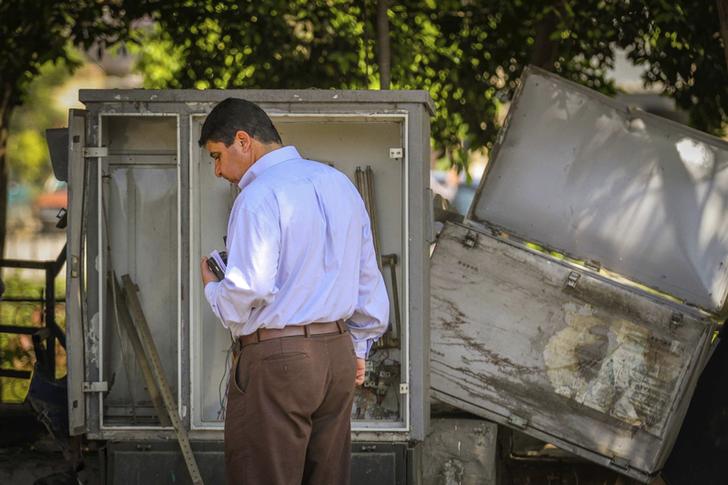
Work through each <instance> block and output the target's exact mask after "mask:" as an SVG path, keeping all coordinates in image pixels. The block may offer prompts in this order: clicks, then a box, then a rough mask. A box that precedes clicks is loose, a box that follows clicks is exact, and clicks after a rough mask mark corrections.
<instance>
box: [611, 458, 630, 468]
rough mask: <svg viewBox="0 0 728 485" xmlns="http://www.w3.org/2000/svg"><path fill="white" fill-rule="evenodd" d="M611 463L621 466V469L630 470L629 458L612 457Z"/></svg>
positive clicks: (617, 466) (614, 465) (616, 466)
mask: <svg viewBox="0 0 728 485" xmlns="http://www.w3.org/2000/svg"><path fill="white" fill-rule="evenodd" d="M609 464H610V465H611V466H613V467H615V468H619V469H620V470H629V460H626V459H624V458H619V457H618V456H614V457H612V459H611V460H610V461H609Z"/></svg>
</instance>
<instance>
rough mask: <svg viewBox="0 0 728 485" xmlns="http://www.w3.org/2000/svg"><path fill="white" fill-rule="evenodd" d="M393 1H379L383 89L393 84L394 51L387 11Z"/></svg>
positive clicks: (380, 70)
mask: <svg viewBox="0 0 728 485" xmlns="http://www.w3.org/2000/svg"><path fill="white" fill-rule="evenodd" d="M390 1H391V0H378V1H377V64H379V84H380V85H381V89H389V84H390V82H391V65H392V49H391V47H390V38H389V18H388V17H387V9H389V4H390Z"/></svg>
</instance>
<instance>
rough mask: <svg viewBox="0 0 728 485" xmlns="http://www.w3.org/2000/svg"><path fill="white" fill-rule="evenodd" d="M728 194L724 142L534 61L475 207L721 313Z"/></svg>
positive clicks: (515, 229) (478, 213) (516, 230)
mask: <svg viewBox="0 0 728 485" xmlns="http://www.w3.org/2000/svg"><path fill="white" fill-rule="evenodd" d="M726 194H728V143H726V141H724V140H721V139H719V138H716V137H712V136H709V135H707V134H705V133H702V132H699V131H696V130H693V129H690V128H688V127H685V126H683V125H680V124H677V123H674V122H672V121H669V120H666V119H664V118H661V117H658V116H655V115H650V114H647V113H644V112H642V111H639V110H634V109H630V108H629V106H627V105H626V104H623V103H621V102H618V101H616V100H614V99H611V98H608V97H606V96H603V95H601V94H599V93H596V92H594V91H591V90H589V89H587V88H585V87H583V86H579V85H576V84H574V83H571V82H568V81H566V80H563V79H561V78H559V77H558V76H555V75H553V74H549V73H546V72H545V71H541V70H537V69H531V70H527V72H526V73H525V74H524V78H523V80H522V86H521V88H520V91H519V94H518V95H517V97H516V99H515V100H514V102H513V105H512V107H511V109H510V112H509V116H508V120H507V122H506V127H505V128H504V130H502V131H501V135H500V140H499V142H498V144H497V147H496V149H495V150H494V153H493V157H492V158H491V162H490V164H489V166H488V168H487V173H486V175H485V176H484V177H483V179H482V182H481V185H480V187H479V189H478V192H477V193H476V196H475V199H474V202H473V205H472V207H471V209H470V214H469V217H470V218H471V219H472V220H474V221H478V222H480V223H487V224H492V225H496V226H500V227H504V228H505V229H506V230H507V231H508V232H511V233H513V234H517V235H519V236H521V237H523V238H525V239H527V240H530V241H536V242H539V243H541V244H543V245H545V246H548V247H550V248H555V249H557V250H559V251H563V252H566V253H568V254H570V255H572V256H574V257H575V258H577V259H584V260H595V261H598V262H600V263H601V265H602V266H603V267H605V268H607V269H609V270H611V271H614V272H616V273H619V274H621V275H623V276H626V277H628V278H630V279H633V280H635V281H638V282H640V283H643V284H645V285H647V286H649V287H652V288H655V289H658V290H661V291H663V292H666V293H668V294H671V295H674V296H676V297H678V298H679V299H682V300H684V301H686V302H688V303H691V304H694V305H697V306H699V307H702V308H705V309H706V310H708V311H711V312H717V311H719V310H721V309H722V308H723V306H724V304H725V301H726V296H727V295H728V218H726V217H724V212H725V207H726V205H728V195H726Z"/></svg>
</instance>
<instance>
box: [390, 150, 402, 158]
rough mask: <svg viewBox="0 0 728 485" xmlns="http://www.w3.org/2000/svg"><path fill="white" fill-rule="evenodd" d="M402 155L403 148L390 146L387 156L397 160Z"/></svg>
mask: <svg viewBox="0 0 728 485" xmlns="http://www.w3.org/2000/svg"><path fill="white" fill-rule="evenodd" d="M402 157H404V148H390V149H389V158H391V159H394V160H397V159H400V158H402Z"/></svg>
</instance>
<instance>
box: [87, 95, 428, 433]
mask: <svg viewBox="0 0 728 485" xmlns="http://www.w3.org/2000/svg"><path fill="white" fill-rule="evenodd" d="M230 96H237V97H243V98H246V99H249V100H251V101H253V102H256V103H258V104H260V105H261V106H262V107H263V108H264V109H266V110H267V111H268V112H269V114H270V115H271V117H273V118H276V117H285V116H286V115H287V114H288V113H289V112H290V111H295V114H296V115H298V116H303V117H312V116H317V117H318V116H321V117H322V118H326V117H329V118H330V117H332V116H333V115H342V114H346V113H349V114H351V113H354V115H353V116H359V117H363V118H365V117H366V114H367V113H375V114H377V115H383V114H390V115H394V116H399V117H401V116H402V113H406V114H407V125H406V126H405V127H404V132H403V138H404V141H405V143H406V145H405V150H406V152H405V156H406V158H407V163H408V167H407V169H406V172H403V177H405V178H404V179H403V181H402V183H404V185H405V193H404V194H403V195H404V197H405V201H403V204H402V206H403V208H402V210H403V211H404V210H406V211H407V213H406V216H407V217H408V218H409V224H408V227H407V231H408V235H407V240H406V241H405V240H403V242H402V247H403V250H406V251H407V254H408V257H407V258H406V260H407V261H406V264H407V267H406V268H405V264H404V263H403V264H402V267H401V270H402V271H406V272H407V273H408V278H407V282H406V283H405V282H400V284H401V285H403V286H404V287H405V288H406V291H407V297H406V298H407V301H408V304H407V310H406V312H407V319H408V320H409V325H408V330H407V331H408V336H409V338H407V344H406V345H407V346H408V348H407V350H406V352H407V358H406V359H404V360H405V362H401V365H402V366H403V367H402V369H405V366H406V368H407V379H408V381H409V395H408V406H407V408H408V411H407V412H406V413H404V414H409V415H408V416H407V422H406V423H405V424H406V430H405V428H398V431H388V428H383V429H378V428H367V429H366V430H365V431H355V432H354V437H355V439H356V440H358V441H365V440H366V441H378V442H398V441H399V442H401V441H403V440H405V441H421V440H423V439H424V437H425V434H426V430H427V424H428V421H429V370H428V368H429V333H428V330H427V329H428V327H429V296H428V295H429V263H428V261H429V250H428V249H429V244H428V243H429V242H432V239H433V237H432V221H428V220H425V219H426V218H427V217H428V215H429V214H431V210H432V208H431V203H432V202H431V200H432V197H431V192H429V178H428V173H429V162H430V157H429V140H430V131H429V123H428V117H429V116H430V115H432V114H433V113H434V105H433V103H432V100H431V99H430V97H429V95H428V94H427V93H426V92H424V91H335V90H293V91H288V90H284V91H273V90H208V91H198V90H162V91H155V90H81V92H80V95H79V98H80V100H81V101H82V102H84V103H85V104H86V105H87V108H88V110H89V113H90V116H89V117H88V125H87V137H86V138H87V145H88V146H91V147H101V145H102V140H101V133H102V132H101V129H102V126H100V121H101V118H102V117H103V116H124V115H126V116H178V124H177V127H178V139H177V142H178V158H177V163H178V167H179V168H178V190H179V192H178V218H181V217H193V215H192V212H193V210H192V208H191V202H190V196H191V193H192V188H191V186H192V184H191V183H190V180H191V179H190V177H191V174H192V172H191V167H188V168H187V170H185V163H188V164H189V163H191V151H190V150H184V149H183V148H182V147H184V146H185V144H187V145H189V146H192V145H193V144H194V143H195V142H196V140H191V139H190V137H191V117H193V116H198V115H203V116H204V114H205V113H206V112H209V111H210V110H211V109H212V107H213V106H214V104H215V103H216V102H218V101H221V100H223V99H225V98H227V97H230ZM87 157H88V158H89V160H87V162H89V161H91V160H90V159H92V158H94V157H92V154H91V153H89V154H87ZM412 161H414V162H415V163H410V162H412ZM98 168H99V164H98V162H97V163H90V164H89V165H88V171H89V177H90V178H91V180H94V179H95V180H97V181H98V178H99V177H100V173H94V170H97V169H98ZM97 184H98V182H97V183H96V184H93V183H92V184H91V186H90V188H89V192H90V194H89V195H90V197H92V199H96V200H99V199H100V197H101V194H100V193H97V194H93V191H94V190H98V185H97ZM405 204H407V209H404V206H405ZM88 205H89V206H90V207H88V216H89V218H90V220H98V219H99V218H100V214H99V213H98V210H99V209H98V204H93V203H92V204H88ZM94 205H97V207H93V206H94ZM94 211H97V212H96V213H94ZM178 222H179V221H178ZM193 223H194V220H193V221H192V222H191V224H193ZM98 229H99V228H98V224H92V225H91V226H89V227H88V233H87V234H88V240H89V245H88V246H89V247H88V251H87V254H86V262H87V265H88V295H87V296H88V311H87V319H86V321H85V322H84V325H85V326H86V327H87V331H86V333H85V337H86V338H85V340H84V347H85V349H86V352H88V355H87V356H86V357H85V362H86V364H87V365H86V369H85V372H84V381H98V380H100V379H99V378H98V375H99V374H98V372H99V371H100V369H97V368H96V365H97V364H98V363H99V362H98V357H99V355H98V354H97V353H98V350H99V348H98V345H99V344H100V342H101V340H100V339H99V334H98V331H99V329H100V321H99V317H100V311H101V309H102V308H103V307H101V306H100V303H101V302H100V300H101V298H102V297H103V295H101V294H98V295H97V294H95V293H96V292H98V291H102V288H103V285H102V283H103V282H102V281H100V279H101V278H103V268H100V267H99V268H97V267H96V266H97V263H96V262H95V258H96V257H97V256H98V254H100V253H101V252H103V250H104V249H103V248H104V246H103V240H102V238H101V234H95V232H96V231H98ZM179 235H180V241H179V242H178V245H179V246H180V248H181V253H180V261H179V262H180V271H181V274H180V281H179V285H180V287H181V288H180V290H179V293H178V294H179V296H180V298H181V299H183V298H190V296H191V293H192V292H191V290H190V288H191V283H193V282H192V281H189V280H188V279H182V275H192V273H193V270H192V268H193V266H192V264H190V263H194V262H192V261H188V258H187V257H186V255H189V254H191V248H190V247H189V244H190V242H191V231H189V228H188V227H187V225H185V224H182V227H181V228H180V232H179ZM95 245H99V246H98V247H94V246H95ZM97 269H98V270H99V271H97ZM413 271H414V273H413ZM404 298H405V297H403V298H402V302H404V301H405V299H404ZM191 301H192V298H190V302H191ZM178 311H179V312H180V313H179V322H178V369H179V372H180V375H179V376H178V398H179V403H178V406H179V410H180V414H181V417H182V420H183V422H184V423H185V424H186V426H187V427H188V429H190V433H189V434H190V438H191V439H192V440H200V441H208V440H212V441H215V440H221V439H222V429H220V428H218V429H191V428H192V426H191V414H192V413H191V412H190V409H191V405H192V403H191V401H190V399H191V398H192V393H191V392H190V386H191V382H190V379H189V378H187V377H185V376H188V375H190V374H189V372H190V371H191V370H192V369H191V362H192V359H193V355H192V351H191V348H190V344H191V338H192V333H193V332H192V326H191V325H190V323H191V319H192V315H191V314H189V313H188V312H190V311H191V306H188V305H182V307H181V309H179V310H178ZM403 313H405V311H404V310H403ZM410 342H411V345H410ZM404 346H405V344H403V347H404ZM420 346H421V347H420ZM404 352H405V350H403V354H404ZM403 371H404V370H403ZM86 397H87V398H89V400H88V401H87V403H88V404H89V406H88V407H87V410H86V411H87V421H86V425H85V431H86V433H87V436H88V437H89V438H91V439H114V440H154V439H170V438H173V436H174V433H173V430H172V429H171V428H169V429H163V428H141V427H126V428H125V427H113V428H110V427H105V428H103V429H102V428H100V427H99V424H100V423H101V418H100V415H101V414H102V409H103V408H102V406H101V398H99V399H95V398H94V396H93V395H92V394H91V395H89V394H87V395H86ZM97 417H98V419H97Z"/></svg>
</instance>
